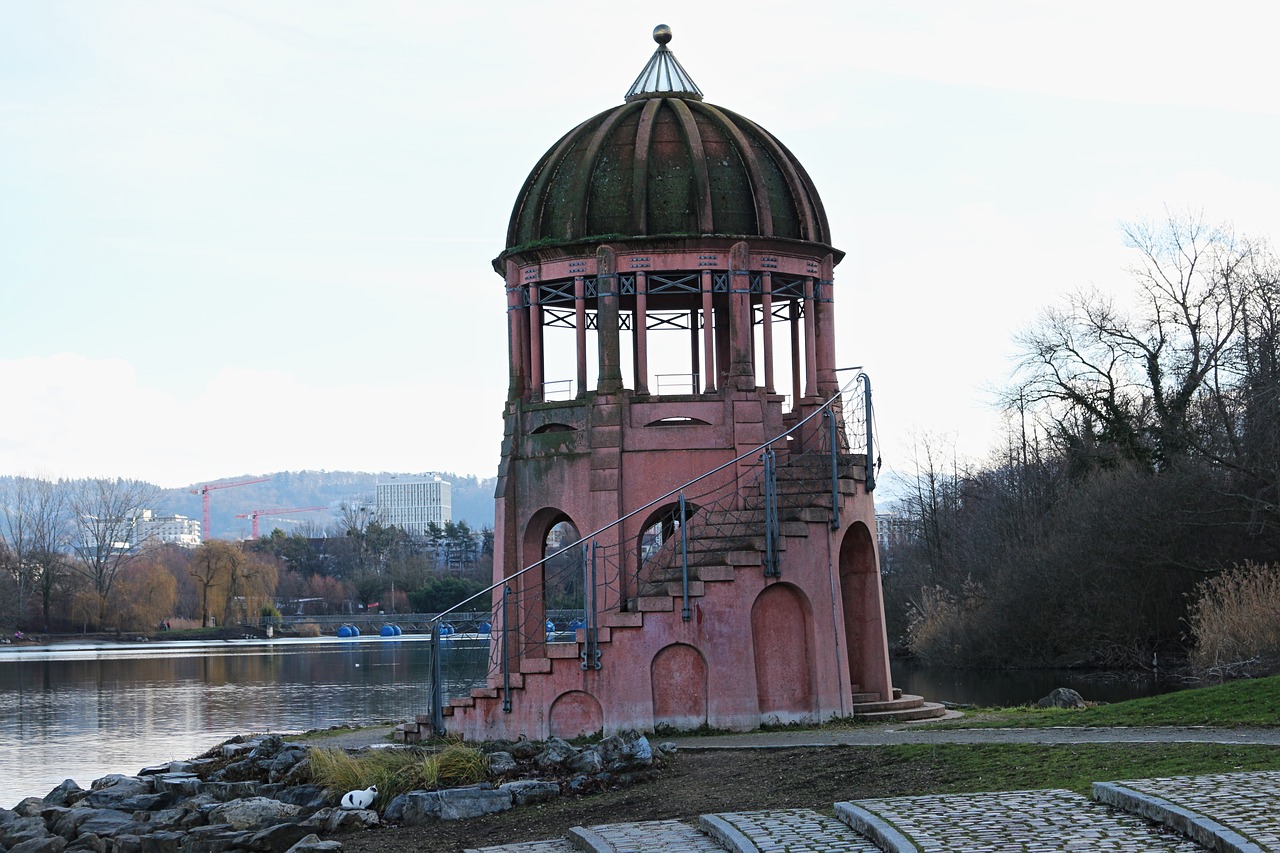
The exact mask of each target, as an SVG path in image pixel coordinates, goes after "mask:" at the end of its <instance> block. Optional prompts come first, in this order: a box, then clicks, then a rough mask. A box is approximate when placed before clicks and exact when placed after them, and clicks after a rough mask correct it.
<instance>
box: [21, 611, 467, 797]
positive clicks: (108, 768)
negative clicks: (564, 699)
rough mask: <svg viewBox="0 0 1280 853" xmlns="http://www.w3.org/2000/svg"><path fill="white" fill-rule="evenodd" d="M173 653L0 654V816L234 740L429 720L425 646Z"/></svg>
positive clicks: (298, 645)
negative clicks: (71, 783)
mask: <svg viewBox="0 0 1280 853" xmlns="http://www.w3.org/2000/svg"><path fill="white" fill-rule="evenodd" d="M173 645H174V644H167V645H166V646H162V647H157V648H149V649H147V650H145V651H142V650H138V649H136V647H126V648H123V649H112V648H110V647H107V646H95V647H90V648H77V649H75V650H70V651H66V652H63V653H50V652H47V651H33V652H25V653H24V652H14V651H10V650H5V652H4V653H3V654H0V805H3V806H10V805H12V804H13V803H16V802H17V801H18V800H20V799H21V798H22V797H24V796H43V795H44V794H45V793H47V792H48V791H49V790H50V789H51V788H53V787H54V786H55V785H57V784H58V783H59V782H61V781H62V780H63V779H66V778H72V779H75V780H76V781H77V782H79V783H80V784H81V785H82V786H86V787H87V786H88V784H89V782H91V781H92V780H93V779H95V778H97V777H99V776H102V775H104V774H106V773H113V772H123V773H134V772H137V770H138V769H139V768H141V767H143V766H144V765H147V764H154V763H159V762H162V761H168V760H170V759H175V758H187V757H190V756H193V755H196V754H198V753H200V752H203V751H204V750H206V749H208V748H209V747H210V746H212V745H214V744H215V743H217V742H218V741H220V740H223V739H225V738H227V737H230V736H232V735H234V734H240V733H245V732H258V731H301V730H306V729H312V728H320V727H324V726H330V725H336V724H340V723H348V722H354V723H375V722H381V721H385V720H403V719H406V718H412V717H413V715H414V714H417V713H424V712H425V711H426V709H427V686H428V677H429V673H430V645H429V642H428V641H427V639H426V638H417V637H399V638H385V639H384V638H379V637H370V638H360V639H358V640H348V641H336V640H333V639H328V638H322V639H320V640H315V641H301V642H298V641H294V642H282V643H274V644H266V643H259V644H249V643H245V644H228V643H209V644H205V643H198V644H197V643H187V644H181V646H180V647H176V648H175V647H173ZM480 655H481V657H484V653H483V652H481V653H480ZM464 692H465V691H464Z"/></svg>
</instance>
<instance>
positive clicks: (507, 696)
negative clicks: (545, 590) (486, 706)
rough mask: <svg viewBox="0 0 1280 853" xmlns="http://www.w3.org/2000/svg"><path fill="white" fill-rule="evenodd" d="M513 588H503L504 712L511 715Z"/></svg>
mask: <svg viewBox="0 0 1280 853" xmlns="http://www.w3.org/2000/svg"><path fill="white" fill-rule="evenodd" d="M510 593H511V587H509V586H504V587H503V588H502V712H503V713H504V714H510V713H511V646H510V644H509V643H508V637H510V635H511V619H510V616H509V615H508V613H507V596H508V595H509V594H510Z"/></svg>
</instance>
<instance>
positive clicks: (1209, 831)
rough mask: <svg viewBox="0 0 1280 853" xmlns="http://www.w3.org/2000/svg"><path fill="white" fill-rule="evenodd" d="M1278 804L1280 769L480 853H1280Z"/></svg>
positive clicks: (736, 819) (685, 826) (657, 828)
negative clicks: (1081, 792)
mask: <svg viewBox="0 0 1280 853" xmlns="http://www.w3.org/2000/svg"><path fill="white" fill-rule="evenodd" d="M1116 792H1121V793H1120V794H1119V795H1117V793H1116ZM1104 801H1105V802H1104ZM1108 803H1110V804H1108ZM1278 803H1280V772H1263V773H1229V774H1218V775H1209V776H1183V777H1172V778H1166V779H1138V780H1128V781H1122V782H1116V783H1102V784H1100V785H1097V786H1095V790H1094V799H1089V798H1088V797H1082V796H1080V795H1079V794H1076V793H1073V792H1071V791H1055V790H1044V791H1004V792H1000V793H990V794H947V795H933V796H924V797H885V798H880V799H868V800H859V801H856V802H848V803H835V804H834V811H835V817H834V818H833V817H829V816H826V815H823V814H820V813H818V812H815V811H811V810H809V809H781V810H767V811H748V812H729V813H725V814H716V815H703V816H702V818H701V819H700V820H699V821H698V823H697V825H696V826H695V825H693V824H692V823H683V822H680V821H673V820H672V821H644V822H640V823H626V824H608V825H603V826H592V827H576V828H574V829H572V830H570V833H569V837H568V838H566V839H561V840H556V841H540V842H533V843H529V844H506V845H502V846H499V847H487V848H484V849H483V850H480V851H469V853H570V851H580V853H686V851H688V853H722V851H729V853H876V851H882V850H883V851H888V853H941V851H963V853H1005V851H1026V853H1058V851H1063V853H1076V852H1077V851H1078V852H1079V853H1085V852H1086V851H1099V853H1200V851H1204V850H1218V851H1233V853H1257V851H1280V804H1278Z"/></svg>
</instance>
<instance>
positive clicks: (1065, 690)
mask: <svg viewBox="0 0 1280 853" xmlns="http://www.w3.org/2000/svg"><path fill="white" fill-rule="evenodd" d="M1036 704H1037V705H1039V706H1040V707H1041V708H1083V707H1085V701H1084V697H1083V696H1081V695H1080V694H1079V693H1077V692H1076V691H1074V690H1072V689H1071V688H1070V687H1055V688H1054V689H1053V692H1051V693H1050V694H1049V695H1048V696H1046V697H1044V698H1043V699H1041V700H1040V701H1039V702H1037V703H1036Z"/></svg>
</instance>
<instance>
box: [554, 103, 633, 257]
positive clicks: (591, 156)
mask: <svg viewBox="0 0 1280 853" xmlns="http://www.w3.org/2000/svg"><path fill="white" fill-rule="evenodd" d="M638 107H639V105H638V104H625V105H623V106H622V107H619V108H618V109H615V110H612V111H611V112H609V113H608V114H606V115H605V118H604V121H602V122H600V126H599V127H597V128H596V130H595V133H593V134H591V140H590V141H589V142H588V143H587V145H586V148H585V149H584V150H583V153H582V162H581V163H579V164H578V171H577V172H576V173H575V174H574V176H573V180H572V183H570V185H569V187H570V189H569V198H571V199H573V200H574V215H573V217H572V219H571V221H570V222H569V223H567V225H568V228H567V232H568V233H566V234H565V237H566V238H567V239H569V240H576V239H581V238H583V237H586V236H589V234H590V232H591V228H590V227H589V226H588V224H587V212H588V207H589V205H590V203H591V197H592V194H593V191H594V190H597V189H599V188H598V187H596V186H594V184H595V180H594V179H595V177H596V174H597V171H596V163H597V162H598V161H599V159H600V149H601V148H603V147H604V144H605V142H606V141H608V139H609V137H610V135H611V134H612V133H613V129H614V128H615V127H616V126H617V125H618V123H619V122H620V121H622V120H623V119H624V118H626V117H627V116H628V115H630V114H631V113H633V112H635V110H636V109H638Z"/></svg>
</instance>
